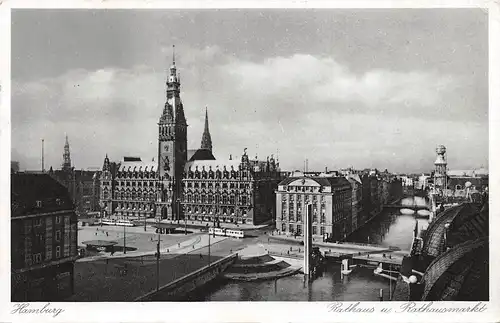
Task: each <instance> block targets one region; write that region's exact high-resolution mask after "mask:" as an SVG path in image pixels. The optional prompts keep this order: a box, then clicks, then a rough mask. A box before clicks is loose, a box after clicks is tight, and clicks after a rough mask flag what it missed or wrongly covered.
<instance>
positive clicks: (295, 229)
mask: <svg viewBox="0 0 500 323" xmlns="http://www.w3.org/2000/svg"><path fill="white" fill-rule="evenodd" d="M281 231H282V232H287V231H288V232H289V233H291V234H295V233H296V234H298V235H301V234H302V233H303V227H302V225H301V224H288V230H287V224H286V223H282V224H281ZM318 232H319V234H320V235H325V233H326V227H324V226H315V225H313V226H312V234H313V235H317V234H318Z"/></svg>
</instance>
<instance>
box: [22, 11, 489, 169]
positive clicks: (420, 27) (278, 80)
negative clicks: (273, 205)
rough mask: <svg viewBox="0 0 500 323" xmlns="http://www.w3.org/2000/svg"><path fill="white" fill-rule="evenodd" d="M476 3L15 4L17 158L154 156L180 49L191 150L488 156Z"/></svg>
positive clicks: (404, 164) (385, 158)
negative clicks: (344, 6)
mask: <svg viewBox="0 0 500 323" xmlns="http://www.w3.org/2000/svg"><path fill="white" fill-rule="evenodd" d="M487 26H488V24H487V15H486V13H485V12H483V11H481V10H480V9H439V10H431V9H391V10H382V9H372V10H367V9H363V10H359V9H358V10H339V9H332V10H325V9H322V10H305V9H299V10H283V9H280V10H255V9H254V10H154V11H153V10H151V11H149V10H78V11H77V10H43V11H42V10H13V13H12V160H17V161H19V162H20V164H21V169H40V168H41V162H40V156H41V139H42V138H44V139H45V168H46V169H48V168H49V167H50V166H52V167H54V168H60V165H61V163H62V154H63V147H64V141H65V134H68V136H69V141H70V146H71V158H72V162H73V165H74V166H75V167H77V168H79V169H80V168H88V167H101V166H102V163H103V160H104V156H105V155H106V153H107V154H108V155H109V157H110V158H111V159H112V160H120V159H121V158H122V157H123V156H124V155H132V156H141V157H144V158H148V159H152V158H153V157H154V156H156V154H157V133H158V130H157V122H158V119H159V117H160V115H161V112H162V109H163V105H164V102H165V81H166V76H167V73H168V68H169V66H170V64H171V60H172V49H171V46H172V44H175V45H176V62H177V67H178V71H179V72H180V74H181V83H182V84H181V91H182V93H181V98H182V100H183V103H184V109H185V114H186V118H187V121H188V124H189V128H188V147H189V148H190V149H193V148H198V147H199V146H200V142H201V134H202V131H203V122H204V111H205V107H208V114H209V122H210V132H211V135H212V141H213V146H214V154H215V156H216V157H217V158H224V159H227V158H228V157H229V155H230V154H232V155H233V157H237V158H239V157H240V156H241V154H242V152H243V149H244V148H248V153H249V155H250V156H251V158H253V157H254V156H255V155H257V156H258V157H259V159H265V158H266V156H269V155H271V154H274V155H275V156H276V153H277V150H278V149H279V161H280V164H281V167H282V169H285V170H294V169H302V168H303V163H304V160H305V159H306V158H307V159H308V160H309V169H310V170H323V169H324V168H325V166H326V167H328V168H329V169H336V168H342V167H348V166H353V167H355V168H368V167H376V168H379V169H381V170H384V169H386V168H387V169H388V170H389V171H392V172H424V171H425V172H428V171H430V170H431V169H432V168H433V163H434V160H435V147H436V146H437V145H438V144H442V145H445V146H446V147H447V150H448V164H449V167H450V168H451V169H468V168H476V167H480V166H484V167H487V166H488V54H487V48H488V32H487Z"/></svg>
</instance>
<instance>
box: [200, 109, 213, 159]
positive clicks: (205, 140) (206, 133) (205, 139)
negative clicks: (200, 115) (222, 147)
mask: <svg viewBox="0 0 500 323" xmlns="http://www.w3.org/2000/svg"><path fill="white" fill-rule="evenodd" d="M200 148H201V149H207V150H210V151H212V137H211V136H210V130H209V129H208V108H205V129H204V130H203V135H202V137H201V147H200Z"/></svg>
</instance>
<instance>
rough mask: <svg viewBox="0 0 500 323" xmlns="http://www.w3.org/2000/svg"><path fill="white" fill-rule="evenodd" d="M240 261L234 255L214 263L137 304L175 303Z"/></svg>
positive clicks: (236, 255) (170, 284)
mask: <svg viewBox="0 0 500 323" xmlns="http://www.w3.org/2000/svg"><path fill="white" fill-rule="evenodd" d="M236 259H238V254H232V255H229V256H227V257H225V258H222V259H219V260H217V261H214V262H213V263H211V264H210V265H207V266H205V267H203V268H200V269H198V270H196V271H194V272H192V273H190V274H187V275H185V276H183V277H181V278H179V279H177V280H174V281H173V282H171V283H168V284H166V285H164V286H160V289H159V290H158V291H156V290H154V291H152V292H149V293H147V294H145V295H143V296H141V297H138V298H136V299H135V301H136V302H147V301H160V300H161V301H174V300H178V299H179V298H182V297H183V296H185V295H187V294H189V293H190V292H192V291H194V290H195V289H197V288H199V287H201V286H203V285H205V284H206V283H208V282H210V281H212V280H213V279H215V278H216V277H217V276H219V274H221V273H222V272H224V271H225V270H226V269H227V267H229V266H230V265H231V264H233V263H234V262H235V261H236Z"/></svg>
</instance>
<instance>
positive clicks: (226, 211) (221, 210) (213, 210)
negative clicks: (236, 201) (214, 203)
mask: <svg viewBox="0 0 500 323" xmlns="http://www.w3.org/2000/svg"><path fill="white" fill-rule="evenodd" d="M186 212H187V213H190V214H193V213H194V214H206V215H217V214H222V215H231V216H232V215H246V210H244V209H239V211H237V212H236V211H235V208H234V207H225V206H223V207H211V206H188V207H186Z"/></svg>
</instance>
